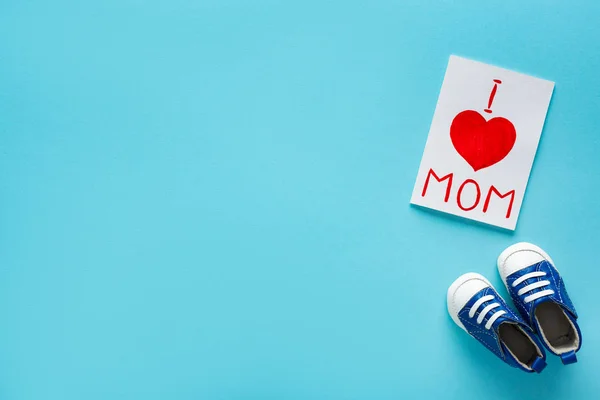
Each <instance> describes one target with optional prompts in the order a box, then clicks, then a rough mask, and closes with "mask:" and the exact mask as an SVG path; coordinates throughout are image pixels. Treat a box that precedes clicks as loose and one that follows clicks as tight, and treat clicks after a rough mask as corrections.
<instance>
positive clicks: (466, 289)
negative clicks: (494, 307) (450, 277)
mask: <svg viewBox="0 0 600 400" xmlns="http://www.w3.org/2000/svg"><path fill="white" fill-rule="evenodd" d="M491 286H492V285H491V284H490V283H489V282H488V280H487V279H485V278H484V277H483V276H482V275H480V274H476V273H474V272H470V273H467V274H464V275H462V276H460V277H459V278H458V279H456V280H455V281H454V282H453V283H452V285H450V288H449V289H448V297H447V302H448V313H449V314H450V316H451V317H452V319H453V320H454V322H456V324H457V325H458V326H460V327H461V328H463V329H465V327H464V326H463V324H462V323H461V322H460V320H459V319H458V313H459V312H460V310H462V309H463V307H464V306H465V305H466V304H467V303H468V302H469V300H471V298H472V297H473V296H474V295H475V294H477V293H478V292H479V291H481V290H482V289H485V288H487V287H491ZM465 330H466V329H465Z"/></svg>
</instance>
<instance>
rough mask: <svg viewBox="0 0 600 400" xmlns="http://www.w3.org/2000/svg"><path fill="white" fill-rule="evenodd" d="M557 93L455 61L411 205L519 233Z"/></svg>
mask: <svg viewBox="0 0 600 400" xmlns="http://www.w3.org/2000/svg"><path fill="white" fill-rule="evenodd" d="M553 89H554V82H550V81H546V80H543V79H539V78H534V77H532V76H528V75H524V74H520V73H517V72H514V71H509V70H506V69H502V68H498V67H494V66H491V65H487V64H483V63H480V62H476V61H472V60H467V59H465V58H461V57H457V56H451V57H450V61H449V62H448V68H447V69H446V76H445V77H444V83H443V84H442V90H441V92H440V96H439V98H438V103H437V106H436V109H435V114H434V115H433V121H432V123H431V128H430V129H429V136H428V138H427V144H426V145H425V151H424V153H423V158H422V159H421V166H420V167H419V173H418V175H417V181H416V183H415V187H414V190H413V194H412V198H411V203H413V204H417V205H419V206H423V207H428V208H432V209H435V210H439V211H443V212H446V213H449V214H454V215H458V216H461V217H465V218H469V219H473V220H476V221H480V222H484V223H486V224H491V225H495V226H499V227H502V228H506V229H511V230H514V229H515V227H516V225H517V219H518V217H519V211H520V209H521V203H522V201H523V196H524V194H525V188H526V187H527V181H528V180H529V173H530V171H531V166H532V165H533V159H534V158H535V153H536V151H537V146H538V142H539V140H540V135H541V133H542V127H543V126H544V120H545V118H546V112H547V111H548V105H549V104H550V98H551V97H552V91H553Z"/></svg>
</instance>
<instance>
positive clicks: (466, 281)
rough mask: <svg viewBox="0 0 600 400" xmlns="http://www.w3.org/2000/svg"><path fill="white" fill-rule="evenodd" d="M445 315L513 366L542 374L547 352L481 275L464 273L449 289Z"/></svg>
mask: <svg viewBox="0 0 600 400" xmlns="http://www.w3.org/2000/svg"><path fill="white" fill-rule="evenodd" d="M448 313H449V314H450V316H451V317H452V319H453V320H454V322H456V325H458V326H460V327H461V328H462V329H464V330H465V331H466V332H467V333H468V334H469V335H471V336H473V337H474V338H475V339H477V340H478V341H479V342H481V344H483V345H484V346H485V347H487V348H488V350H490V351H491V352H492V353H494V354H495V355H496V356H498V357H499V358H500V359H501V360H502V361H504V362H505V363H507V364H508V365H510V366H512V367H516V368H519V369H522V370H523V371H527V372H534V371H535V372H541V371H542V370H543V369H544V367H546V353H545V352H544V348H543V347H542V345H541V344H540V343H539V341H538V339H537V338H536V336H535V334H534V332H533V331H532V330H531V328H530V327H529V326H527V324H525V322H524V321H523V320H522V319H521V318H520V317H518V316H517V315H516V314H515V313H514V312H513V311H512V310H511V309H510V308H508V306H507V305H506V303H505V302H504V300H502V298H501V297H500V295H499V294H498V293H497V292H496V290H495V289H494V288H493V287H492V285H491V284H490V283H489V282H488V281H487V279H485V278H484V277H483V276H481V275H479V274H475V273H468V274H464V275H463V276H461V277H459V278H458V279H457V280H456V281H454V283H453V284H452V285H451V286H450V288H449V289H448Z"/></svg>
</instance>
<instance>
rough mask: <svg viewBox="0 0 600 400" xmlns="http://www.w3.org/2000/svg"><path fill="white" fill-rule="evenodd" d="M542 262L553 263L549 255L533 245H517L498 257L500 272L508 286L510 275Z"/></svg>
mask: <svg viewBox="0 0 600 400" xmlns="http://www.w3.org/2000/svg"><path fill="white" fill-rule="evenodd" d="M540 261H549V262H550V263H552V260H551V259H550V257H549V256H548V254H546V252H544V250H542V249H540V248H539V247H538V246H536V245H534V244H531V243H517V244H513V245H512V246H510V247H508V248H507V249H506V250H504V251H503V252H502V253H501V254H500V256H499V257H498V271H499V272H500V276H501V277H502V280H503V281H504V283H505V284H506V278H508V277H509V276H510V275H512V274H514V273H515V272H517V271H520V270H522V269H523V268H527V267H529V266H531V265H533V264H536V263H539V262H540Z"/></svg>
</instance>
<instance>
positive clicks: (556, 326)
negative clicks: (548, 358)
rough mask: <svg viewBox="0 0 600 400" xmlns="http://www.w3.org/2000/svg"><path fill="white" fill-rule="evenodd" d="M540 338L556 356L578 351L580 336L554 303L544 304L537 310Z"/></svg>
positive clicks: (559, 307) (561, 309)
mask: <svg viewBox="0 0 600 400" xmlns="http://www.w3.org/2000/svg"><path fill="white" fill-rule="evenodd" d="M535 318H536V319H537V322H538V324H539V327H540V336H542V339H543V340H544V342H546V344H547V345H548V347H550V349H552V350H553V351H554V352H555V353H556V354H562V353H566V352H569V351H573V350H577V348H578V347H579V335H578V334H577V329H575V327H574V326H573V323H572V322H571V320H570V319H569V317H567V315H566V314H565V310H563V308H562V307H561V306H559V305H558V304H556V303H553V302H546V303H542V304H540V305H539V306H537V307H536V309H535Z"/></svg>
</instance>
